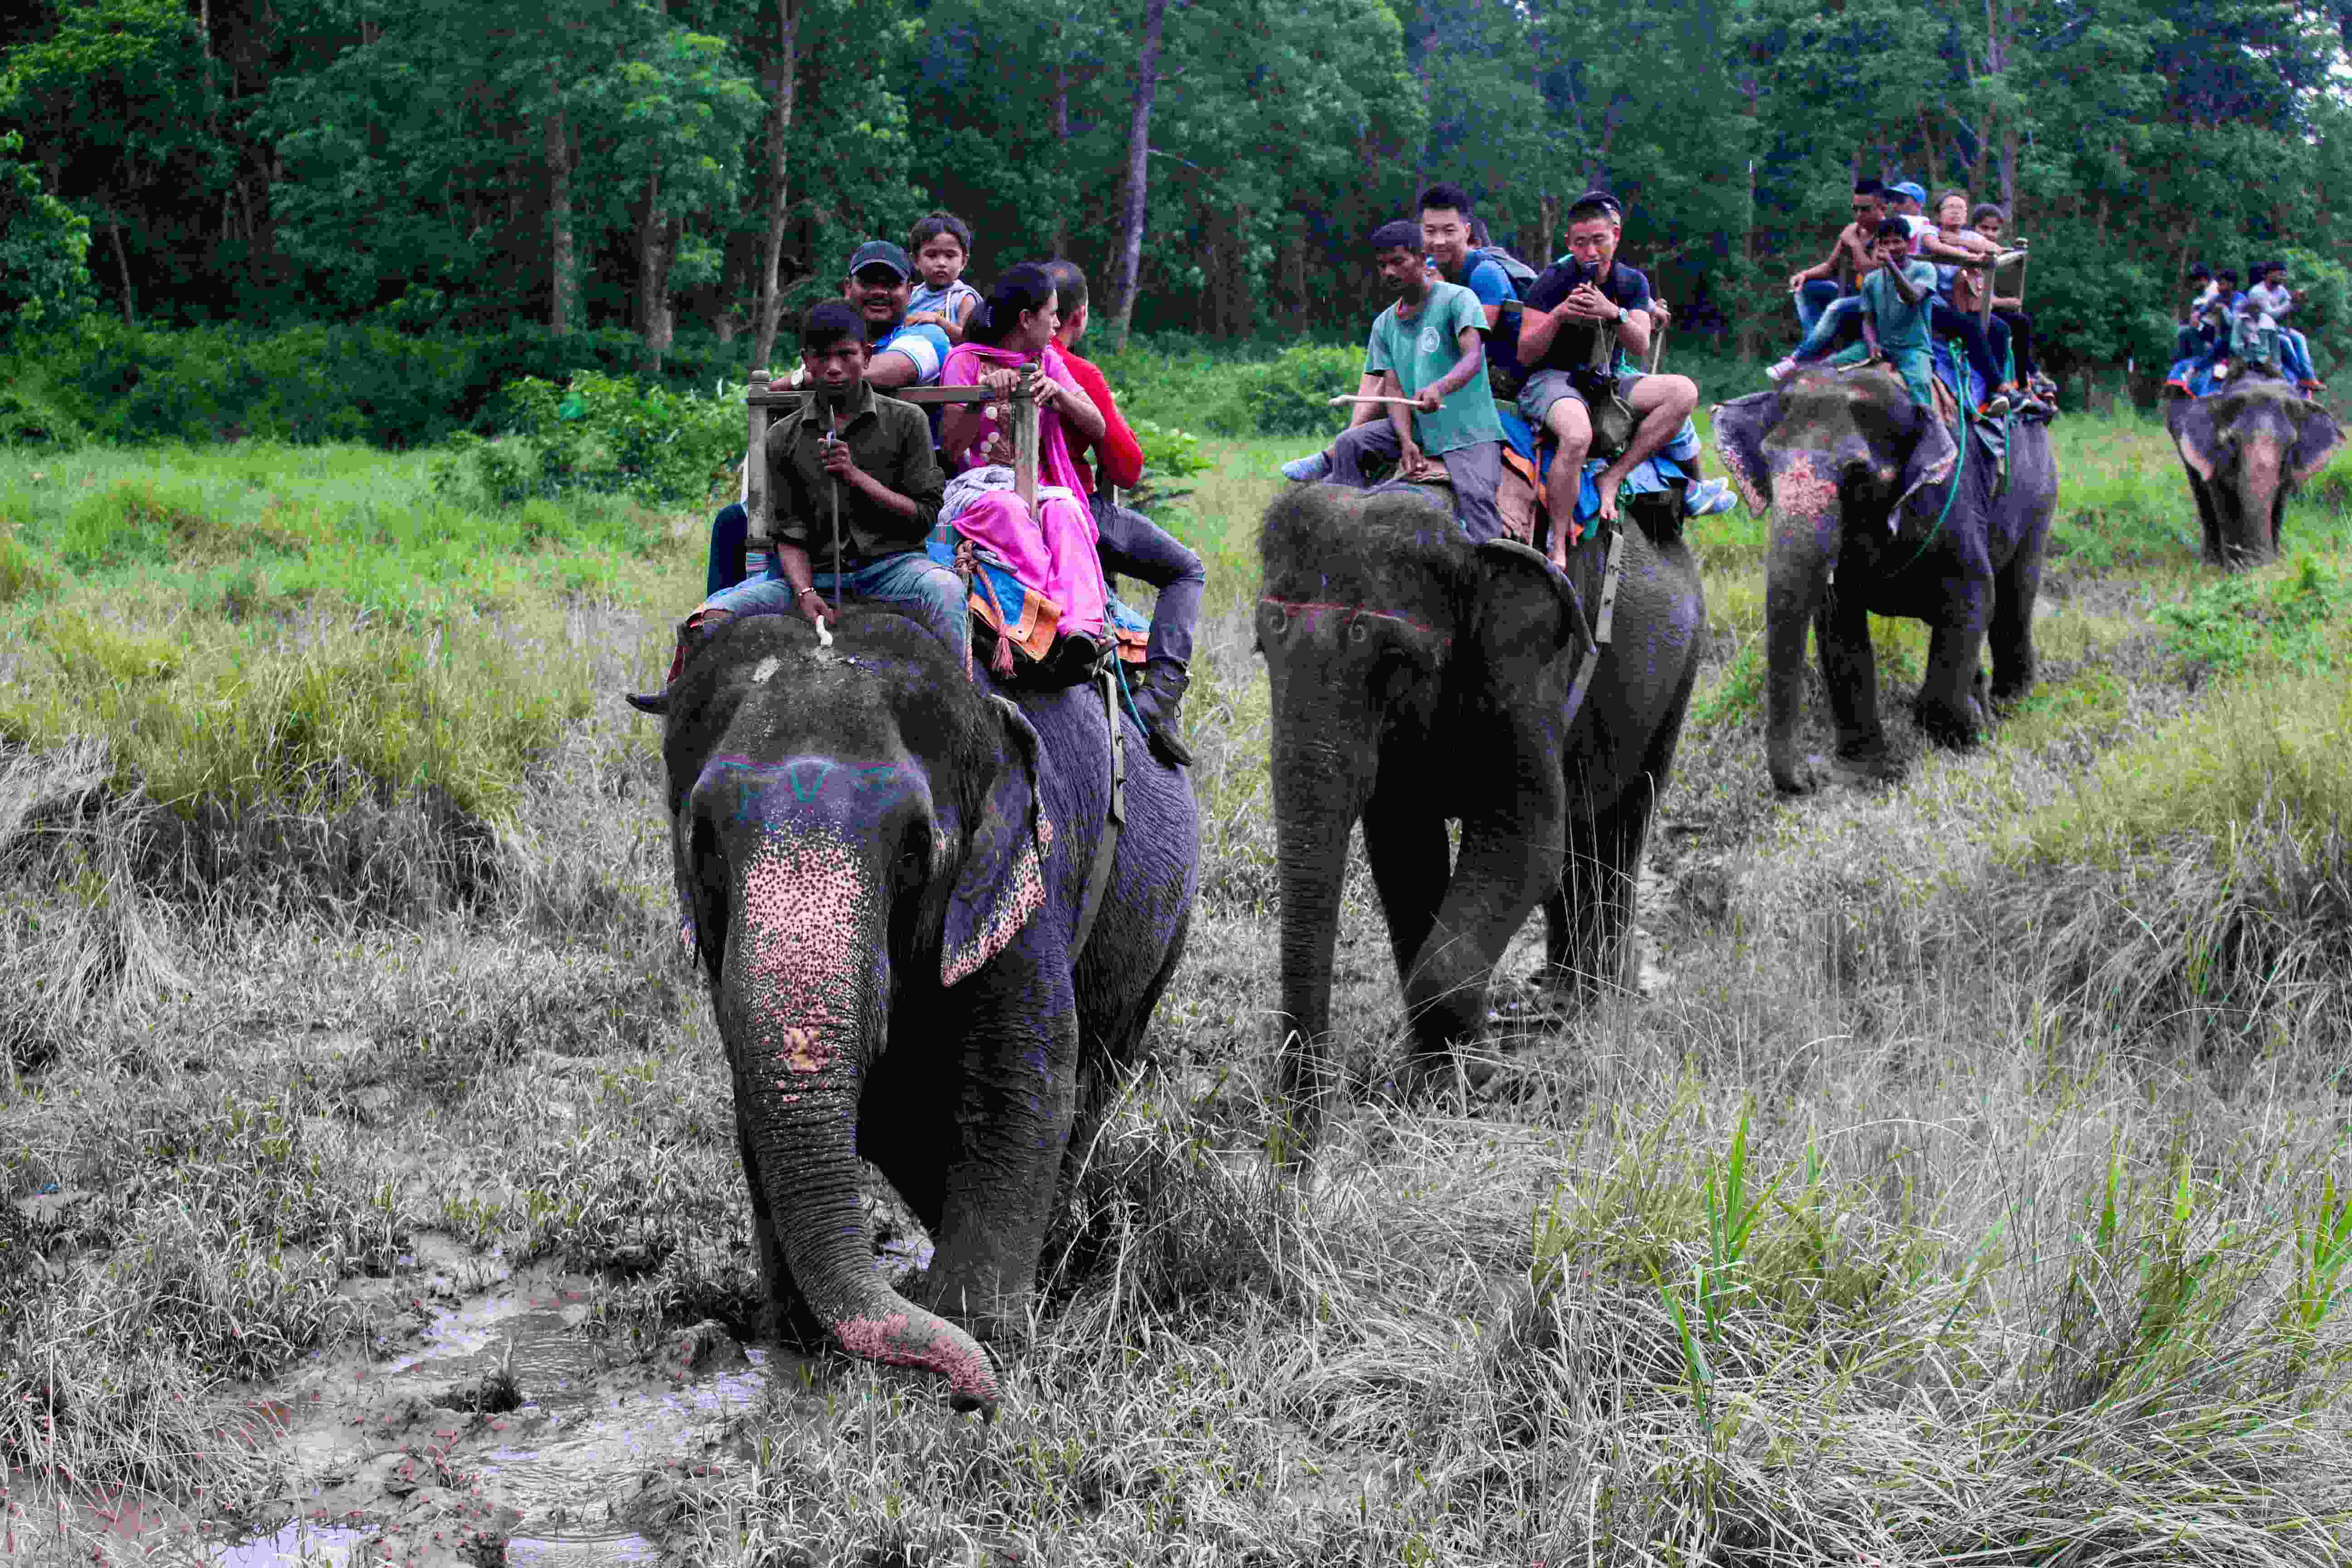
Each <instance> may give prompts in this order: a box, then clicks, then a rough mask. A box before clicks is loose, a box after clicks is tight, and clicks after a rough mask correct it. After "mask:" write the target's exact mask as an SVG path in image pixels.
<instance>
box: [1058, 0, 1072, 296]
mask: <svg viewBox="0 0 2352 1568" xmlns="http://www.w3.org/2000/svg"><path fill="white" fill-rule="evenodd" d="M1067 30H1068V29H1067V27H1066V25H1065V24H1063V23H1060V22H1056V23H1055V24H1054V172H1055V174H1057V175H1060V176H1061V177H1062V178H1063V179H1064V180H1065V181H1066V180H1068V178H1069V174H1070V61H1069V54H1068V52H1067V50H1066V48H1065V47H1064V45H1063V35H1064V34H1065V33H1066V31H1067ZM1054 254H1055V256H1056V257H1067V256H1068V255H1069V254H1070V201H1069V199H1068V197H1067V196H1065V197H1064V199H1063V200H1061V201H1059V202H1056V203H1055V217H1054Z"/></svg>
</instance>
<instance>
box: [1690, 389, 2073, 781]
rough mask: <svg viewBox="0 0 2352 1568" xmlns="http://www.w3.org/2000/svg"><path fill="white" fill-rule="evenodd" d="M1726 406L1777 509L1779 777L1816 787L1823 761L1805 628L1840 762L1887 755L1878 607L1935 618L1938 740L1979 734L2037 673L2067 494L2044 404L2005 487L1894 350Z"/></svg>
mask: <svg viewBox="0 0 2352 1568" xmlns="http://www.w3.org/2000/svg"><path fill="white" fill-rule="evenodd" d="M1714 418H1715V447H1716V450H1717V453H1718V454H1720V456H1721V457H1722V458H1723V463H1724V467H1725V468H1727V469H1729V470H1730V473H1731V477H1732V480H1733V482H1734V483H1736V484H1737V485H1738V487H1739V490H1740V493H1741V495H1742V496H1743V497H1744V498H1745V499H1746V500H1747V502H1748V509H1749V510H1751V511H1753V512H1755V513H1756V514H1757V515H1758V516H1759V517H1760V516H1763V515H1764V514H1765V513H1766V512H1767V511H1768V510H1769V512H1770V514H1771V518H1772V526H1771V538H1770V542H1769V544H1768V546H1767V548H1766V554H1765V584H1764V625H1765V646H1766V650H1767V655H1768V660H1769V668H1768V675H1767V679H1766V682H1765V698H1766V715H1765V754H1766V763H1767V765H1768V766H1769V769H1770V772H1771V775H1772V783H1773V785H1774V787H1776V788H1778V789H1780V790H1781V791H1783V792H1784V793H1788V794H1803V793H1806V792H1808V791H1811V790H1812V789H1814V788H1817V787H1818V786H1819V785H1820V784H1822V782H1823V779H1824V777H1825V776H1826V770H1825V769H1824V767H1823V765H1822V763H1821V761H1820V760H1819V759H1817V758H1812V757H1806V756H1801V755H1800V752H1799V748H1798V744H1797V719H1798V711H1799V709H1800V707H1801V698H1802V694H1803V690H1804V668H1805V635H1806V633H1807V631H1808V630H1811V631H1812V632H1813V633H1814V634H1815V636H1816V637H1817V638H1818V640H1819V643H1820V646H1821V659H1822V681H1823V683H1824V684H1825V685H1826V686H1827V687H1828V689H1829V698H1830V710H1831V713H1832V716H1833V717H1834V718H1835V720H1836V723H1837V736H1838V740H1837V762H1838V765H1839V767H1840V769H1841V770H1842V771H1844V772H1846V773H1849V774H1851V775H1855V776H1876V775H1880V774H1883V773H1885V770H1886V768H1887V765H1888V758H1887V752H1886V737H1885V731H1884V730H1882V729H1881V727H1880V725H1879V720H1878V668H1877V662H1876V658H1875V656H1874V653H1873V650H1872V648H1871V645H1870V617H1871V616H1905V617H1906V618H1908V619H1911V620H1917V621H1925V622H1927V625H1928V626H1929V627H1930V628H1931V631H1930V635H1929V638H1928V647H1927V672H1926V674H1925V676H1924V677H1923V678H1922V679H1921V680H1920V683H1919V694H1918V698H1917V700H1916V704H1915V707H1914V712H1915V713H1916V717H1917V719H1918V721H1919V724H1920V727H1921V728H1922V729H1924V730H1925V731H1927V733H1928V735H1929V737H1930V738H1931V739H1934V740H1936V741H1937V742H1942V743H1944V744H1947V745H1954V746H1964V745H1969V744H1972V743H1973V742H1975V741H1976V739H1977V737H1978V736H1979V733H1980V732H1981V731H1982V730H1983V728H1984V726H1985V724H1986V723H1987V722H1988V721H1990V716H1991V715H1990V709H1991V708H1993V707H1996V706H1999V705H2000V704H2002V703H2005V702H2008V701H2011V700H2015V699H2016V698H2019V697H2021V696H2022V695H2023V694H2024V693H2025V692H2026V691H2027V690H2028V689H2030V688H2031V687H2032V684H2033V672H2034V656H2033V601H2034V597H2035V595H2037V594H2039V593H2040V592H2041V587H2042V551H2043V549H2044V547H2045V545H2046V544H2047V542H2048V540H2049V534H2050V515H2051V512H2052V511H2053V510H2054V509H2055V508H2056V506H2057V503H2058V467H2057V460H2056V458H2054V457H2053V456H2052V454H2051V449H2050V426H2049V425H2048V424H2047V423H2046V422H2045V421H2043V420H2042V419H2038V418H2019V419H2015V420H2012V421H2011V423H2010V434H2009V475H2008V480H2007V484H2006V487H2005V488H2004V486H2003V484H2002V481H2001V476H2000V469H1999V466H1998V464H1997V463H1996V462H1995V460H1994V459H1993V458H1991V457H1990V455H1989V454H1988V453H1987V452H1986V450H1985V448H1984V447H1983V446H1982V444H1981V443H1979V441H1978V440H1977V439H1976V437H1974V436H1973V435H1971V436H1970V437H1968V450H1967V451H1966V452H1965V453H1964V452H1963V451H1962V449H1961V447H1960V446H1959V444H1958V443H1956V442H1955V441H1954V440H1953V439H1952V436H1951V433H1950V432H1949V431H1948V429H1946V428H1945V426H1944V423H1943V421H1942V420H1940V419H1938V418H1937V417H1936V416H1935V415H1934V414H1932V413H1930V412H1929V411H1927V410H1926V409H1923V408H1921V407H1919V406H1918V405H1916V404H1915V403H1913V402H1912V401H1911V399H1910V396H1909V395H1908V394H1907V393H1906V391H1905V389H1904V385H1903V382H1902V380H1901V379H1900V378H1899V377H1898V376H1896V375H1895V373H1894V372H1893V371H1892V370H1890V369H1886V368H1885V367H1874V368H1871V369H1867V370H1861V371H1855V372H1852V373H1848V374H1811V375H1803V376H1801V377H1799V378H1798V379H1797V380H1795V381H1792V382H1790V383H1788V384H1783V385H1782V386H1781V387H1780V388H1779V389H1778V390H1776V391H1772V392H1759V393H1754V394H1751V395H1748V396H1746V397H1740V398H1735V399H1734V400H1733V401H1731V402H1729V403H1725V404H1720V405H1717V407H1716V409H1715V416H1714ZM1988 642H1990V645H1991V649H1992V685H1991V689H1990V700H1988V694H1987V692H1986V690H1985V686H1984V672H1983V668H1982V662H1981V661H1982V658H1983V655H1984V652H1985V647H1986V645H1987V643H1988Z"/></svg>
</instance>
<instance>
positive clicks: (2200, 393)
mask: <svg viewBox="0 0 2352 1568" xmlns="http://www.w3.org/2000/svg"><path fill="white" fill-rule="evenodd" d="M2164 379H2165V381H2166V382H2167V383H2171V382H2176V381H2177V382H2179V383H2181V384H2183V385H2185V386H2187V387H2188V388H2189V395H2190V396H2191V397H2210V396H2212V395H2213V394H2214V393H2215V392H2216V391H2218V390H2220V388H2221V386H2222V385H2223V383H2222V382H2221V381H2219V380H2217V379H2216V378H2215V377H2214V374H2213V359H2212V357H2211V356H2210V355H2199V356H2198V357H2196V358H2194V359H2180V360H2175V361H2173V362H2172V369H2171V370H2170V371H2169V372H2168V373H2167V374H2166V375H2165V378H2164Z"/></svg>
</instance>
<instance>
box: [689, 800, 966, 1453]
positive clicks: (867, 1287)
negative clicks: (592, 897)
mask: <svg viewBox="0 0 2352 1568" xmlns="http://www.w3.org/2000/svg"><path fill="white" fill-rule="evenodd" d="M786 804H787V809H784V810H770V811H763V812H761V813H758V814H757V815H759V816H764V817H766V819H767V820H765V821H763V822H761V823H760V824H759V826H758V829H757V837H754V838H753V840H752V842H751V844H750V845H748V846H746V847H743V849H742V851H741V852H739V853H738V854H736V855H734V856H730V861H731V863H732V868H733V878H732V880H733V883H734V886H733V888H732V889H730V891H731V895H732V896H731V898H730V908H731V910H733V911H734V920H735V921H736V926H735V930H734V931H733V932H732V935H731V938H730V940H729V941H728V942H727V943H726V948H725V951H724V954H723V956H722V957H721V959H720V963H719V984H718V985H717V986H716V987H715V989H714V996H715V998H716V1002H717V1006H718V1011H719V1028H720V1031H721V1033H722V1034H724V1035H725V1037H727V1039H728V1040H729V1042H730V1056H731V1057H732V1058H734V1063H733V1065H734V1072H735V1104H736V1126H737V1128H738V1131H739V1135H740V1140H741V1143H742V1154H743V1164H744V1170H745V1173H746V1174H747V1176H750V1177H751V1204H752V1210H753V1214H754V1215H755V1226H754V1228H755V1230H756V1231H757V1232H758V1234H759V1237H760V1239H761V1248H762V1251H763V1253H766V1252H772V1253H775V1254H777V1256H774V1257H764V1258H762V1265H763V1268H764V1270H765V1272H766V1273H767V1276H768V1278H769V1279H770V1280H771V1281H778V1280H785V1279H789V1280H790V1281H792V1282H793V1285H794V1286H795V1287H796V1288H797V1289H798V1292H799V1295H800V1297H801V1300H803V1302H804V1303H805V1304H806V1306H807V1308H808V1310H810V1311H811V1312H812V1313H814V1316H815V1318H816V1320H817V1321H818V1322H819V1323H820V1324H822V1325H823V1326H824V1329H825V1330H826V1331H827V1332H829V1333H830V1334H831V1335H832V1337H833V1339H834V1341H835V1342H836V1343H837V1344H839V1345H840V1346H841V1348H842V1349H843V1350H845V1351H847V1352H850V1353H851V1354H853V1355H857V1356H863V1357H865V1358H866V1359H868V1360H872V1361H878V1362H884V1363H888V1364H890V1365H893V1366H903V1367H910V1368H915V1369H919V1370H923V1371H929V1372H935V1373H940V1374H941V1375H943V1376H944V1377H945V1378H946V1379H947V1381H948V1390H949V1399H950V1403H951V1404H952V1405H954V1407H955V1408H957V1409H959V1410H971V1409H989V1408H993V1406H994V1405H995V1404H996V1397H997V1386H996V1373H995V1371H994V1369H993V1368H992V1366H991V1365H990V1363H989V1358H988V1355H987V1353H986V1352H984V1351H982V1349H981V1347H980V1345H979V1344H978V1342H975V1341H974V1340H973V1339H972V1337H971V1335H970V1334H968V1333H966V1332H965V1331H963V1330H962V1329H960V1328H958V1327H957V1326H956V1325H955V1324H953V1323H951V1322H950V1321H947V1320H946V1319H944V1318H941V1317H940V1316H939V1315H937V1314H936V1313H933V1312H929V1311H926V1310H923V1309H921V1308H919V1307H917V1306H915V1305H914V1304H913V1303H911V1302H909V1301H908V1300H906V1299H905V1298H904V1297H902V1296H900V1295H899V1294H898V1292H897V1291H895V1290H893V1289H891V1288H890V1287H889V1286H888V1285H887V1284H886V1283H885V1282H884V1281H883V1279H882V1277H881V1276H880V1275H879V1274H878V1273H877V1271H876V1270H875V1268H874V1252H873V1240H872V1237H871V1236H870V1234H869V1231H868V1226H867V1224H866V1214H865V1210H864V1207H863V1205H862V1202H861V1187H862V1184H863V1171H864V1167H863V1164H862V1163H861V1162H860V1159H859V1156H858V1148H857V1133H858V1110H859V1105H858V1102H859V1098H860V1094H861V1092H862V1088H863V1083H862V1080H863V1079H864V1077H865V1068H866V1064H867V1063H869V1062H871V1061H873V1060H874V1058H876V1056H877V1054H878V1047H879V1044H880V1038H879V1037H880V1034H881V1026H882V1019H883V1016H884V1011H885V992H886V989H887V981H888V976H889V960H888V954H887V950H886V949H885V947H884V944H883V941H882V932H883V928H884V926H885V924H886V923H887V914H888V910H887V908H886V907H885V900H886V898H887V891H888V889H889V886H890V883H889V879H888V878H887V869H888V868H887V867H883V868H867V867H866V866H862V865H861V864H860V863H859V855H858V850H857V847H856V846H855V845H853V844H852V843H850V842H847V841H846V839H847V837H848V836H847V835H846V834H845V833H844V832H843V831H841V829H840V827H839V826H837V825H836V824H834V823H830V822H826V821H825V820H824V819H823V817H822V816H817V815H816V814H814V813H810V812H806V811H803V812H802V813H800V814H797V815H795V814H793V813H791V812H790V811H789V809H788V807H789V804H790V803H789V802H788V803H786Z"/></svg>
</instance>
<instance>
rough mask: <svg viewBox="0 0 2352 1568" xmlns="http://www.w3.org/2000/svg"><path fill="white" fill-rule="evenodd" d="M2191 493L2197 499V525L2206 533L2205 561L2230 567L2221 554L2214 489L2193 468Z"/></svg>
mask: <svg viewBox="0 0 2352 1568" xmlns="http://www.w3.org/2000/svg"><path fill="white" fill-rule="evenodd" d="M2189 494H2190V495H2192V496H2194V497H2195V498H2196V499H2197V525H2198V527H2199V528H2200V529H2202V530H2203V531H2204V533H2205V560H2206V561H2207V562H2208V563H2210V564H2211V565H2215V566H2226V565H2228V564H2229V562H2228V561H2227V560H2226V559H2225V558H2224V557H2223V556H2222V554H2221V514H2220V513H2219V512H2218V511H2216V510H2214V502H2213V489H2212V487H2211V486H2210V485H2208V484H2207V483H2206V482H2205V481H2204V480H2203V479H2199V478H2198V477H2197V472H2196V470H2195V469H2193V468H2192V469H2190V470H2189Z"/></svg>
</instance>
